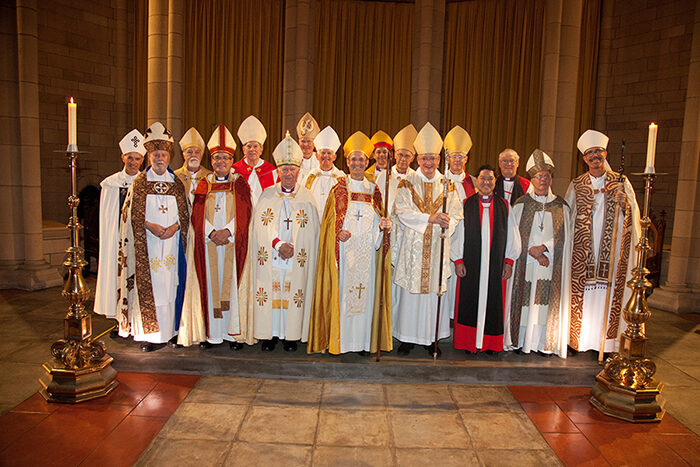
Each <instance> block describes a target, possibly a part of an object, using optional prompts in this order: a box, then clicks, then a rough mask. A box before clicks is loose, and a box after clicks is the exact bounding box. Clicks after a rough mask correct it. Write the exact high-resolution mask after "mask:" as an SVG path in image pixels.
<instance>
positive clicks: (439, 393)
mask: <svg viewBox="0 0 700 467" xmlns="http://www.w3.org/2000/svg"><path fill="white" fill-rule="evenodd" d="M385 388H386V394H387V404H388V406H389V407H390V408H394V409H403V408H411V409H414V410H415V409H431V410H439V409H447V410H454V409H456V408H457V406H456V404H455V402H454V400H453V399H452V396H451V395H450V391H449V390H448V386H447V385H446V384H387V385H385Z"/></svg>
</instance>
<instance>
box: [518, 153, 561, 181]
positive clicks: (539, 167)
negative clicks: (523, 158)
mask: <svg viewBox="0 0 700 467" xmlns="http://www.w3.org/2000/svg"><path fill="white" fill-rule="evenodd" d="M525 170H526V171H527V173H528V175H530V177H531V178H532V177H534V176H535V174H536V173H537V172H542V171H543V170H548V171H549V173H550V174H552V175H554V161H553V160H552V158H551V157H549V156H548V155H547V153H546V152H544V151H543V150H541V149H535V150H534V151H532V154H530V158H529V159H528V160H527V165H526V166H525Z"/></svg>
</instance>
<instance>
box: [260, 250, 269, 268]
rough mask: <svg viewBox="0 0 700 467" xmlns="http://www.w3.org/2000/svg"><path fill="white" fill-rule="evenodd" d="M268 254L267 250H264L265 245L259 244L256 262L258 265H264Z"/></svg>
mask: <svg viewBox="0 0 700 467" xmlns="http://www.w3.org/2000/svg"><path fill="white" fill-rule="evenodd" d="M268 256H269V255H268V253H267V250H265V247H264V246H261V247H260V249H259V250H258V264H260V266H262V265H264V264H265V262H266V261H267V258H268Z"/></svg>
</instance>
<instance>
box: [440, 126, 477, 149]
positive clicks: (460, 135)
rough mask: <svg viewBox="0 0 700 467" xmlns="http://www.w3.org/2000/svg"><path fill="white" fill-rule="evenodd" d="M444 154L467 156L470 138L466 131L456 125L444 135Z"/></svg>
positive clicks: (470, 146) (470, 145)
mask: <svg viewBox="0 0 700 467" xmlns="http://www.w3.org/2000/svg"><path fill="white" fill-rule="evenodd" d="M443 146H444V147H445V154H452V153H455V152H463V153H464V154H467V153H468V152H469V150H470V149H471V148H472V138H471V136H469V133H467V130H465V129H464V128H462V127H461V126H459V125H457V126H455V127H454V128H452V129H451V130H450V131H449V133H447V135H445V144H444V145H443Z"/></svg>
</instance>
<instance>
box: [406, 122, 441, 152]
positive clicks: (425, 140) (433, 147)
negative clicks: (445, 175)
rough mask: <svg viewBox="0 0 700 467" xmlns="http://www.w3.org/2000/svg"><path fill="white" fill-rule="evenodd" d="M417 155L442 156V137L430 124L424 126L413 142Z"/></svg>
mask: <svg viewBox="0 0 700 467" xmlns="http://www.w3.org/2000/svg"><path fill="white" fill-rule="evenodd" d="M413 147H415V148H416V154H440V152H441V151H442V137H441V136H440V132H438V131H437V130H436V129H435V127H434V126H433V125H431V124H430V122H427V123H426V124H425V125H423V128H421V129H420V131H419V132H418V135H417V136H416V139H415V140H414V141H413Z"/></svg>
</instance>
